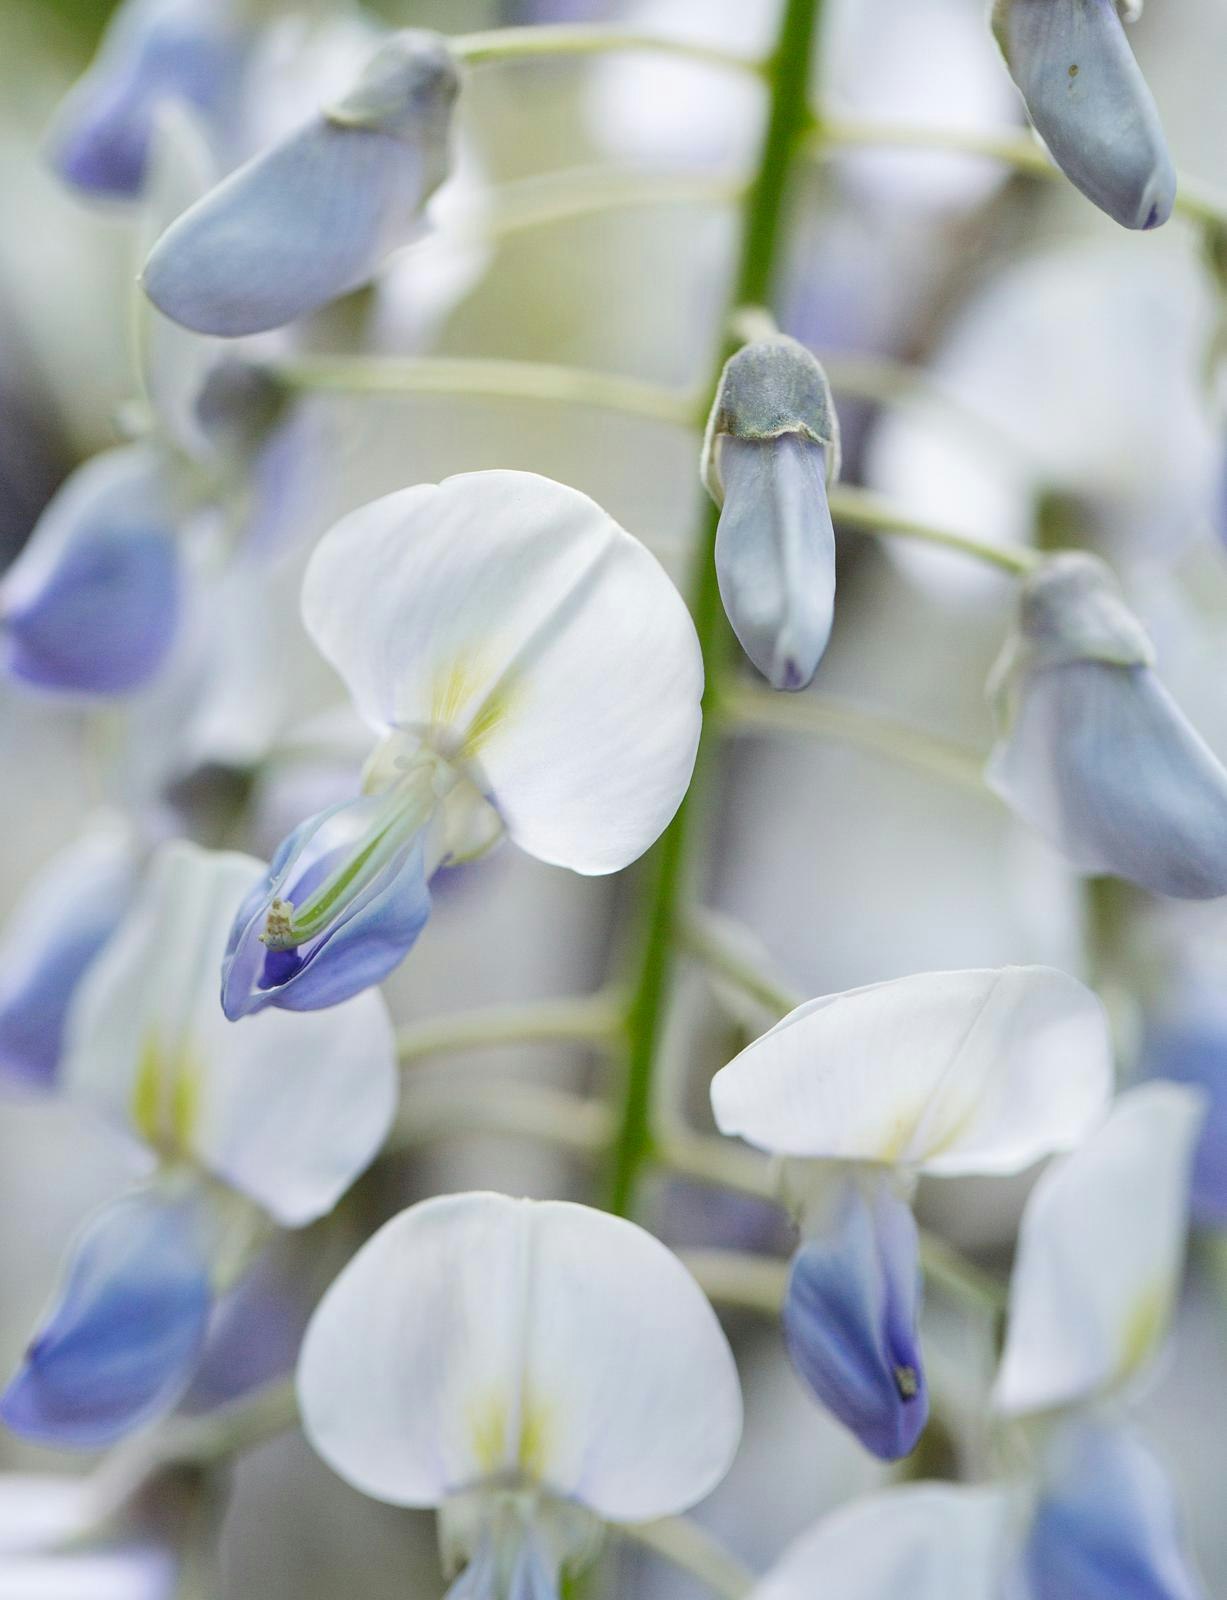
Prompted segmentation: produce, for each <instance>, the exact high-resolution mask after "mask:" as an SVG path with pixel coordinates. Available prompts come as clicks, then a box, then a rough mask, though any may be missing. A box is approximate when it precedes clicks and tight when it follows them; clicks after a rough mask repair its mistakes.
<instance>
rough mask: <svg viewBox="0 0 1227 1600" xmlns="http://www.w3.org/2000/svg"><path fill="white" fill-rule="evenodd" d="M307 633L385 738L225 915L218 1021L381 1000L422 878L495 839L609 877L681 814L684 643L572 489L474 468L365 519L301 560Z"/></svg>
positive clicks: (681, 630) (421, 916) (686, 752)
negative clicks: (340, 799)
mask: <svg viewBox="0 0 1227 1600" xmlns="http://www.w3.org/2000/svg"><path fill="white" fill-rule="evenodd" d="M303 614H304V617H305V619H306V623H307V627H308V629H309V631H310V633H311V634H312V636H313V638H314V639H315V642H316V644H317V645H318V646H319V648H320V649H321V651H322V652H323V653H324V655H325V656H326V657H327V658H328V660H329V661H330V662H331V663H332V664H333V666H335V667H336V669H337V670H338V672H339V673H340V674H341V676H342V678H344V680H345V682H346V684H347V685H348V687H349V690H350V693H351V695H352V696H353V699H354V703H355V705H356V707H357V709H358V711H359V713H360V714H361V715H362V717H363V718H364V719H365V720H366V721H367V723H368V724H369V725H370V726H371V727H372V728H373V729H374V730H375V731H376V732H377V733H378V734H379V735H380V736H381V742H380V744H379V746H378V747H377V749H376V750H375V752H374V754H373V755H372V757H371V761H370V762H369V764H368V767H367V775H366V789H367V793H366V795H365V796H364V797H363V798H361V799H359V800H356V801H355V802H354V803H353V805H352V806H350V807H342V808H340V809H339V810H334V811H332V812H328V813H323V814H321V815H320V816H318V817H315V818H312V819H309V821H308V822H306V823H305V824H304V825H303V826H302V828H300V829H299V830H297V832H296V833H294V834H292V835H291V836H290V838H289V839H288V840H287V841H286V842H285V844H284V845H283V846H282V849H281V851H280V852H279V854H278V856H277V857H276V858H275V860H274V862H273V866H272V869H271V872H270V877H269V880H268V882H267V884H266V885H265V886H264V887H263V889H262V890H260V891H259V892H257V893H255V894H253V896H252V897H251V898H250V900H249V901H248V902H247V903H246V904H244V905H243V906H242V908H241V909H240V911H239V915H238V917H237V919H236V922H235V927H234V930H233V934H232V939H231V945H230V949H229V952H228V955H227V965H226V974H225V979H224V987H223V998H224V1003H225V1005H226V1010H227V1014H228V1015H230V1016H233V1017H239V1016H243V1015H245V1014H247V1013H248V1012H250V1011H253V1010H257V1009H260V1008H261V1007H263V1006H266V1005H270V1004H273V1005H282V1006H291V1007H295V1008H310V1007H316V1006H321V1005H331V1004H334V1003H335V1002H336V1000H337V999H340V998H344V997H345V996H346V995H347V994H353V993H356V992H357V990H358V989H360V988H363V987H365V986H366V985H368V984H370V983H376V982H378V981H379V980H380V979H381V978H383V977H384V976H386V974H387V973H388V972H389V971H390V970H391V968H392V967H394V966H395V965H396V964H397V963H398V962H399V961H400V959H401V958H402V956H403V955H404V954H405V952H406V951H407V950H408V949H409V947H410V945H411V944H412V943H413V941H414V940H415V939H416V937H417V935H418V934H419V933H420V931H421V929H422V926H423V925H424V923H425V921H426V918H427V915H428V914H429V907H430V899H429V894H428V892H427V889H426V883H427V880H428V879H429V877H430V875H431V873H432V872H433V871H434V870H435V868H436V867H437V866H438V865H439V864H440V863H441V862H443V861H444V860H452V861H455V860H466V859H471V858H472V857H474V856H476V855H478V854H480V853H481V852H482V851H484V850H486V849H488V848H489V847H490V845H491V844H492V843H493V842H494V841H495V840H496V839H498V838H499V837H500V836H501V834H502V833H503V832H504V830H505V831H506V832H507V833H508V834H509V835H510V837H511V838H512V839H513V840H514V841H515V842H516V843H517V844H518V845H520V846H521V848H522V849H524V850H527V851H528V852H529V853H530V854H531V855H535V856H537V857H538V858H539V859H540V860H543V861H547V862H550V863H553V864H556V865H559V866H565V867H570V868H571V869H572V870H573V871H575V872H581V873H607V872H616V871H618V870H619V869H620V868H622V867H625V866H627V865H628V864H629V863H630V862H631V861H633V860H635V858H636V857H637V856H639V855H641V854H642V852H643V851H644V850H646V849H647V847H648V846H649V845H650V844H652V842H653V841H654V840H655V839H656V837H657V836H658V835H659V834H660V833H661V832H662V831H663V829H664V828H665V827H666V826H667V824H668V822H669V820H670V818H671V817H672V816H673V814H674V812H675V811H676V810H677V807H678V805H679V804H680V803H681V799H682V796H683V795H684V794H685V791H686V787H687V784H688V783H689V781H690V774H691V771H692V769H693V766H694V758H695V752H696V750H697V748H698V740H699V729H700V709H699V701H700V697H701V694H702V688H703V666H702V658H701V656H700V652H699V645H698V640H697V638H696V636H695V631H694V625H693V624H692V622H691V620H690V616H689V613H688V612H687V610H686V607H685V605H684V604H683V602H682V600H681V597H680V596H679V595H678V593H677V591H676V590H675V589H674V587H673V585H672V584H671V583H670V582H669V580H668V578H667V577H666V576H665V574H664V572H663V571H662V569H661V567H660V566H659V564H658V563H657V561H656V560H655V558H654V557H653V556H651V555H650V554H649V553H648V551H647V550H646V549H644V547H643V546H642V545H641V544H640V543H639V542H638V541H637V540H636V539H633V538H632V537H631V536H630V534H628V533H626V532H624V530H623V529H621V528H620V527H619V526H618V525H617V523H615V522H614V521H613V520H612V518H610V517H609V516H607V515H606V514H605V512H603V511H602V510H601V509H600V507H599V506H597V505H595V504H594V503H593V502H592V501H591V500H589V499H588V498H587V497H586V496H585V495H582V494H579V493H578V492H577V491H576V490H574V489H568V488H566V487H565V486H564V485H562V484H558V483H553V482H551V481H550V480H549V479H547V478H540V477H537V476H535V475H534V474H531V473H524V472H478V473H468V474H465V475H463V476H461V477H456V478H449V479H448V480H447V481H446V482H444V483H442V484H437V485H436V484H422V485H419V486H418V487H417V488H413V489H406V490H404V491H402V492H401V493H399V494H393V495H389V496H387V497H386V498H385V499H383V500H377V501H375V502H374V503H373V504H372V505H369V506H365V507H363V508H362V509H361V510H360V511H356V512H354V513H353V514H352V515H351V516H349V517H346V518H345V519H344V520H343V521H342V522H341V523H339V524H338V525H337V527H336V528H334V529H333V530H332V532H331V533H330V534H328V535H327V536H326V537H325V538H324V540H323V541H322V542H321V543H320V545H319V547H318V549H317V550H316V552H315V555H314V556H313V558H312V561H311V564H310V567H309V568H308V570H307V576H306V581H305V583H304V586H303Z"/></svg>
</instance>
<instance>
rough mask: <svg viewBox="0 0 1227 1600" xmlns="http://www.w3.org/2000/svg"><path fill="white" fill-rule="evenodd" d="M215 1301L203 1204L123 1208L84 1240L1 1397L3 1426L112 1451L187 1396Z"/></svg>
mask: <svg viewBox="0 0 1227 1600" xmlns="http://www.w3.org/2000/svg"><path fill="white" fill-rule="evenodd" d="M211 1301H212V1295H211V1291H210V1285H209V1260H208V1239H207V1229H206V1225H205V1219H204V1217H203V1214H202V1210H201V1207H200V1206H199V1204H198V1203H197V1202H195V1201H194V1200H193V1199H191V1198H190V1197H188V1198H183V1197H181V1198H175V1197H172V1196H169V1195H166V1194H162V1193H159V1192H157V1191H154V1190H143V1191H140V1192H138V1193H136V1194H131V1195H127V1196H125V1197H124V1198H123V1199H122V1200H118V1201H116V1202H115V1204H114V1205H111V1206H108V1207H106V1208H105V1209H104V1210H103V1211H101V1212H99V1213H98V1215H97V1216H96V1217H95V1218H94V1219H93V1221H92V1222H90V1224H89V1225H88V1226H87V1228H86V1230H85V1232H84V1234H83V1235H82V1237H81V1238H80V1240H79V1241H78V1243H77V1246H76V1248H75V1250H74V1252H73V1255H72V1259H71V1261H70V1264H69V1267H68V1272H67V1277H66V1280H65V1282H64V1285H63V1288H62V1290H61V1292H60V1295H59V1298H58V1299H57V1300H56V1302H55V1304H54V1305H53V1307H52V1309H51V1313H50V1315H49V1316H48V1317H47V1320H46V1322H45V1324H44V1326H43V1328H42V1331H41V1332H40V1333H39V1334H38V1337H37V1338H36V1339H35V1340H34V1342H33V1343H32V1344H31V1345H30V1348H29V1349H28V1351H27V1352H26V1356H25V1360H24V1361H23V1363H22V1365H21V1368H20V1370H19V1371H18V1372H17V1374H16V1376H15V1377H14V1378H13V1379H12V1381H11V1382H10V1383H9V1385H8V1388H7V1389H6V1390H5V1391H4V1394H3V1396H0V1420H3V1422H4V1423H5V1424H6V1425H7V1426H8V1427H9V1428H11V1429H12V1430H13V1432H14V1433H19V1434H21V1435H22V1436H23V1437H24V1438H27V1439H35V1440H37V1441H39V1442H40V1443H43V1444H53V1445H69V1446H73V1447H76V1448H80V1449H97V1448H101V1447H102V1446H104V1445H108V1444H111V1443H113V1442H114V1441H115V1440H116V1439H118V1438H120V1437H121V1436H122V1435H123V1434H125V1433H128V1432H130V1431H131V1430H132V1429H133V1428H136V1427H139V1426H140V1424H141V1423H143V1422H146V1421H149V1420H150V1419H151V1418H153V1417H154V1416H156V1415H158V1414H159V1413H160V1412H163V1411H165V1410H168V1409H169V1408H170V1407H171V1406H173V1405H174V1403H175V1402H176V1400H177V1399H178V1398H179V1396H180V1395H181V1394H182V1392H183V1390H184V1389H185V1388H186V1386H187V1384H188V1382H189V1380H190V1378H191V1375H192V1372H193V1370H194V1368H195V1365H196V1362H197V1359H198V1357H199V1353H200V1349H201V1346H202V1343H203V1340H204V1336H205V1328H206V1325H207V1323H208V1319H209V1309H210V1305H211Z"/></svg>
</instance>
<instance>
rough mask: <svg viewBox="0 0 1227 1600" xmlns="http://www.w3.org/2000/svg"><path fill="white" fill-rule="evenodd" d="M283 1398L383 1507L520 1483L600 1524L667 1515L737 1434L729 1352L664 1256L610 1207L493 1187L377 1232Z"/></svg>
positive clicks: (671, 1259) (331, 1301) (694, 1490)
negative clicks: (294, 1395) (490, 1481)
mask: <svg viewBox="0 0 1227 1600" xmlns="http://www.w3.org/2000/svg"><path fill="white" fill-rule="evenodd" d="M298 1389H299V1397H300V1400H301V1404H302V1411H303V1420H304V1426H305V1428H306V1431H307V1435H308V1437H309V1438H310V1439H311V1441H312V1443H313V1444H314V1446H315V1448H316V1449H317V1450H318V1451H319V1452H320V1454H321V1455H322V1456H323V1457H324V1459H325V1460H326V1461H327V1462H328V1463H329V1464H330V1465H331V1466H332V1467H333V1469H334V1470H335V1471H337V1472H338V1473H340V1474H341V1476H342V1477H344V1478H346V1479H347V1480H348V1481H349V1482H350V1483H352V1484H354V1485H355V1486H356V1487H358V1488H359V1489H362V1490H363V1491H364V1492H365V1493H367V1494H371V1495H374V1496H375V1497H376V1498H377V1499H381V1500H387V1501H390V1502H391V1503H392V1504H394V1505H416V1506H430V1505H437V1504H439V1503H440V1502H441V1501H442V1500H443V1499H444V1498H445V1497H446V1496H447V1495H448V1494H450V1493H452V1492H454V1491H456V1490H458V1489H461V1488H464V1487H466V1486H471V1485H472V1484H474V1483H476V1482H480V1481H482V1480H483V1479H486V1478H490V1477H493V1476H497V1475H499V1474H503V1473H508V1472H511V1473H516V1472H519V1473H522V1474H523V1475H524V1476H526V1477H527V1478H529V1479H531V1480H535V1481H538V1482H540V1483H543V1484H544V1485H545V1486H546V1487H547V1488H548V1489H550V1490H551V1491H552V1492H554V1493H555V1494H558V1495H561V1496H567V1497H570V1498H573V1499H575V1500H577V1501H579V1502H580V1503H581V1504H582V1505H584V1506H586V1507H588V1508H589V1509H590V1510H592V1511H595V1512H596V1513H597V1514H598V1515H599V1516H602V1517H606V1518H609V1519H611V1520H613V1521H638V1520H644V1519H647V1518H650V1517H658V1516H665V1515H667V1514H670V1513H673V1512H677V1511H680V1510H683V1509H684V1508H685V1507H687V1506H689V1505H692V1504H693V1503H694V1502H695V1501H697V1500H699V1499H701V1498H702V1497H703V1496H704V1495H705V1494H707V1493H708V1491H709V1490H710V1489H712V1488H713V1487H714V1486H715V1484H716V1483H718V1482H719V1480H720V1479H721V1478H722V1477H723V1475H724V1473H725V1471H726V1470H727V1468H728V1466H729V1463H730V1462H731V1460H732V1458H733V1454H734V1452H735V1450H736V1448H737V1442H738V1438H739V1436H740V1432H741V1397H740V1390H739V1387H738V1382H737V1373H736V1368H735V1367H734V1364H733V1358H732V1354H731V1352H730V1350H729V1348H728V1344H727V1342H726V1340H725V1338H724V1335H723V1333H722V1332H721V1330H720V1327H719V1324H718V1323H717V1321H716V1318H715V1315H714V1313H713V1312H712V1310H711V1307H710V1306H709V1305H708V1303H707V1301H706V1299H705V1298H704V1297H703V1295H702V1293H701V1292H700V1290H699V1288H698V1286H697V1285H696V1284H695V1282H694V1280H693V1279H692V1278H691V1277H690V1275H689V1274H688V1273H687V1272H686V1270H685V1269H684V1268H683V1267H682V1265H681V1263H680V1262H679V1261H678V1260H677V1258H676V1257H675V1256H673V1255H672V1254H671V1253H670V1252H669V1251H668V1250H666V1249H665V1247H664V1246H663V1245H662V1244H660V1243H659V1242H658V1241H657V1240H656V1239H655V1238H653V1237H652V1236H651V1235H650V1234H647V1233H645V1232H644V1231H643V1230H642V1229H641V1228H638V1227H636V1226H635V1225H634V1224H633V1223H629V1222H625V1221H623V1220H621V1219H620V1218H618V1217H613V1216H610V1215H608V1214H607V1213H605V1212H599V1211H592V1210H589V1209H588V1208H586V1207H584V1206H577V1205H570V1204H567V1203H565V1202H561V1201H549V1202H535V1201H525V1200H510V1199H507V1198H506V1197H505V1196H502V1195H494V1194H467V1195H453V1196H447V1197H444V1198H441V1199H436V1200H428V1201H426V1202H424V1203H423V1204H421V1205H418V1206H414V1207H413V1208H412V1209H410V1210H409V1211H405V1212H402V1213H401V1215H400V1216H398V1217H394V1218H393V1220H392V1221H391V1222H389V1223H387V1224H386V1225H385V1226H384V1227H383V1228H381V1229H380V1231H379V1232H378V1233H377V1234H376V1235H375V1237H374V1238H373V1239H372V1240H370V1241H369V1242H368V1243H367V1244H366V1245H365V1246H364V1247H363V1248H362V1249H361V1250H360V1251H359V1252H358V1254H357V1255H356V1256H355V1257H354V1259H353V1260H352V1261H351V1262H350V1264H349V1265H348V1266H347V1267H346V1269H345V1270H344V1272H343V1273H342V1274H341V1276H340V1277H339V1278H338V1279H337V1281H336V1283H334V1284H333V1286H332V1288H331V1289H330V1290H329V1291H328V1293H327V1294H326V1295H325V1296H324V1299H323V1301H322V1302H321V1304H320V1307H319V1310H318V1311H317V1312H316V1314H315V1317H314V1318H313V1320H312V1322H311V1325H310V1327H309V1328H308V1330H307V1335H306V1339H305V1341H304V1345H303V1354H302V1360H301V1362H300V1365H299V1374H298Z"/></svg>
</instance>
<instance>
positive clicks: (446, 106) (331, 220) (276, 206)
mask: <svg viewBox="0 0 1227 1600" xmlns="http://www.w3.org/2000/svg"><path fill="white" fill-rule="evenodd" d="M458 88H459V77H458V74H457V71H456V66H455V63H454V61H453V59H452V57H451V55H450V54H449V52H448V50H447V48H446V45H445V44H444V42H443V40H442V39H441V38H439V37H438V36H436V35H434V34H429V33H421V32H416V31H412V30H409V31H405V32H402V33H398V34H395V35H394V36H393V37H392V38H391V39H389V40H388V42H387V43H386V44H385V45H384V46H383V48H382V49H381V50H380V51H379V53H378V54H377V55H376V56H375V58H374V60H373V61H372V62H371V63H370V64H369V66H368V67H367V69H366V71H365V72H364V73H363V75H362V77H361V78H360V79H359V81H358V83H357V84H356V85H355V86H354V88H353V89H352V90H351V91H350V93H349V94H348V95H347V96H346V97H345V98H344V99H343V100H342V101H341V102H340V103H339V104H337V105H335V106H333V107H331V108H330V109H328V110H326V111H323V112H321V113H320V115H318V116H316V117H315V118H314V119H313V120H312V121H311V122H309V123H308V124H307V125H306V126H305V127H303V128H301V129H299V131H298V132H297V133H294V134H292V135H291V136H290V137H289V138H287V139H284V140H282V141H281V142H280V143H279V144H276V145H274V146H273V148H272V149H270V150H267V151H266V152H265V153H264V154H263V155H260V156H257V157H256V158H255V160H253V161H250V162H248V163H247V165H246V166H244V167H241V168H240V169H239V170H238V171H237V172H235V173H232V174H231V176H230V177H229V178H227V179H226V180H225V182H224V183H222V184H220V185H219V186H218V187H217V188H216V189H213V190H211V191H210V193H208V194H207V195H205V196H204V198H203V199H202V200H200V201H198V202H197V204H196V205H194V206H192V207H191V208H190V209H189V210H188V211H187V212H185V214H184V215H183V216H181V217H180V218H179V219H178V220H177V221H176V222H174V223H173V224H172V225H171V227H170V228H169V229H168V230H167V231H166V233H165V234H163V236H162V238H161V239H160V240H159V241H158V243H157V244H156V245H155V246H154V249H153V252H152V254H151V255H150V257H149V260H148V261H147V263H146V265H145V273H144V284H145V289H146V292H147V293H148V295H149V297H150V299H151V300H152V301H153V302H154V304H155V305H156V306H157V307H158V308H159V310H161V311H163V312H165V314H166V315H167V316H168V317H171V318H172V319H173V320H174V321H176V322H179V323H182V324H183V326H184V327H188V328H193V329H195V330H196V331H197V332H198V333H209V334H218V335H221V336H222V337H226V338H233V337H236V336H238V335H241V334H248V333H259V332H262V331H264V330H266V329H269V328H278V327H281V326H283V325H284V324H285V323H287V322H291V321H293V319H294V318H295V317H300V316H303V315H305V314H306V313H307V312H310V311H315V310H318V309H319V307H320V306H322V305H325V304H326V303H327V302H328V301H329V300H334V299H336V298H337V296H338V295H342V294H345V293H347V292H348V291H349V290H351V289H354V288H357V287H358V286H359V285H360V284H362V283H364V282H366V281H367V280H368V279H369V278H370V277H371V276H372V275H373V274H374V272H375V271H376V269H377V268H378V266H379V264H380V262H381V261H382V260H383V258H384V256H385V255H386V254H387V253H388V252H389V251H390V250H392V249H394V248H395V247H396V246H397V245H399V244H401V243H403V242H404V241H405V240H406V239H407V238H408V237H409V234H410V232H411V229H412V226H413V223H414V220H415V218H416V217H417V215H418V213H419V212H420V211H421V208H422V206H423V205H424V204H425V202H426V201H427V199H428V198H429V197H430V195H431V194H432V193H433V191H434V190H435V189H436V188H437V187H438V185H439V184H440V183H441V182H442V181H443V178H444V177H445V176H446V173H447V164H448V150H447V146H448V131H449V126H450V121H451V110H452V106H453V103H454V101H455V98H456V94H457V91H458Z"/></svg>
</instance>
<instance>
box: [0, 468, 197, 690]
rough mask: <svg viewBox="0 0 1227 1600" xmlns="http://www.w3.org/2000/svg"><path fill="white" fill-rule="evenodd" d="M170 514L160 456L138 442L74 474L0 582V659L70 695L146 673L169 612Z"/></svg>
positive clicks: (176, 573) (134, 681)
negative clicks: (0, 655)
mask: <svg viewBox="0 0 1227 1600" xmlns="http://www.w3.org/2000/svg"><path fill="white" fill-rule="evenodd" d="M175 520H176V518H175V510H174V507H173V505H172V501H171V496H170V490H169V485H168V483H167V478H166V472H165V467H164V465H163V463H162V461H161V459H160V457H159V456H158V454H157V453H156V452H155V451H153V450H151V449H150V448H149V447H147V446H145V445H131V446H127V447H124V448H122V449H118V450H108V451H106V452H105V454H103V455H101V456H97V457H95V458H94V459H93V460H92V461H88V462H86V464H85V465H84V466H83V467H81V468H79V469H78V470H77V471H76V472H75V473H73V475H72V477H71V478H70V479H69V480H68V482H67V483H66V484H65V485H64V486H63V487H62V488H61V489H60V490H59V492H58V493H57V494H56V495H55V497H54V499H53V500H52V501H51V504H50V505H49V506H48V507H47V509H46V510H45V511H44V513H43V515H42V517H41V518H40V519H39V523H38V526H37V527H36V528H35V530H34V532H33V533H32V534H31V535H30V540H29V543H28V544H27V545H26V547H25V549H24V550H23V551H22V553H21V555H20V556H19V557H18V558H17V560H16V561H15V562H14V563H13V565H12V566H11V567H10V568H9V570H8V571H7V572H6V573H5V575H4V579H3V582H0V644H2V645H3V651H4V658H5V666H6V668H7V670H8V671H9V672H10V673H12V674H13V675H14V676H15V677H17V678H21V679H23V680H24V681H25V682H27V683H32V684H36V685H37V686H38V687H40V688H44V689H60V690H68V691H75V692H77V693H81V694H104V695H105V694H124V693H126V692H128V691H129V690H132V689H135V688H138V687H139V686H140V685H141V684H143V683H145V682H146V681H148V679H150V678H151V677H152V676H153V674H154V673H155V672H156V671H157V670H158V668H159V667H160V666H161V665H162V662H163V660H164V659H165V657H166V653H167V651H168V650H169V648H170V645H171V642H172V640H173V638H174V635H175V628H176V624H177V622H178V616H179V606H180V598H181V596H180V590H181V573H180V560H179V553H178V550H177V548H176V543H175Z"/></svg>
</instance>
